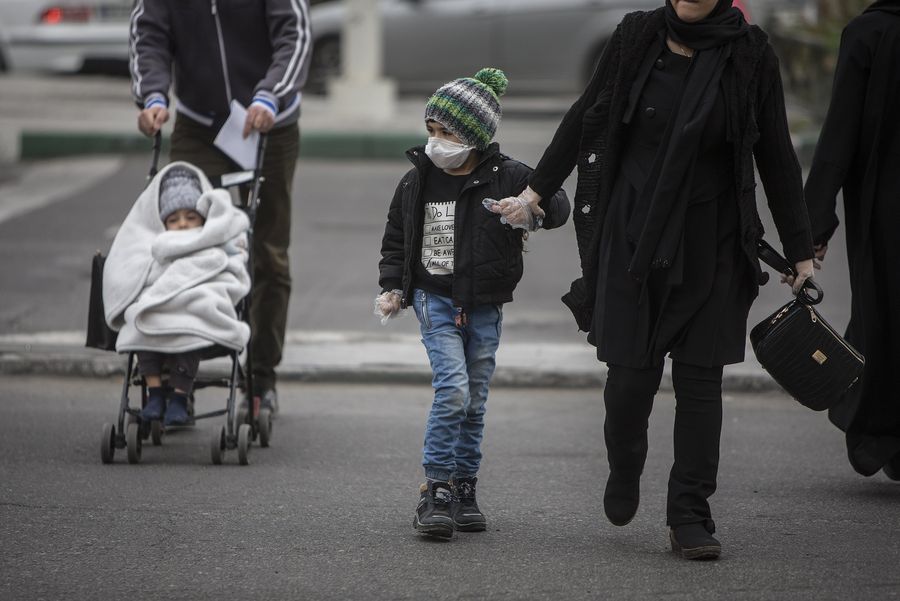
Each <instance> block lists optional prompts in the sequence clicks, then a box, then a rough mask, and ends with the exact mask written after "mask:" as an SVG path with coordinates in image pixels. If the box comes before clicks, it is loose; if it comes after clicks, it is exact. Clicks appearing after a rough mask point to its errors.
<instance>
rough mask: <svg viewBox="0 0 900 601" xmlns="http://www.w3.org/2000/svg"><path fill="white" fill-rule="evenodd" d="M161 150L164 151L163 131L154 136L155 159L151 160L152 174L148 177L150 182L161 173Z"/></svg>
mask: <svg viewBox="0 0 900 601" xmlns="http://www.w3.org/2000/svg"><path fill="white" fill-rule="evenodd" d="M160 150H162V130H159V131H157V132H156V133H155V134H153V158H152V159H151V160H150V172H149V173H148V175H147V179H148V180H149V179H153V177H154V176H155V175H156V174H157V173H159V152H160Z"/></svg>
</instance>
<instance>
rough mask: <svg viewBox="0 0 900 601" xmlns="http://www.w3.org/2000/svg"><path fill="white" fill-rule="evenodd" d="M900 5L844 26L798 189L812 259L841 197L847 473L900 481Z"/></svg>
mask: <svg viewBox="0 0 900 601" xmlns="http://www.w3.org/2000/svg"><path fill="white" fill-rule="evenodd" d="M898 111H900V0H880V1H879V2H875V3H874V4H873V5H872V6H870V7H869V8H867V9H866V10H865V11H864V12H863V14H862V15H860V16H859V17H857V18H855V19H854V20H853V21H851V22H850V24H849V25H847V28H846V29H845V30H844V33H843V37H842V39H841V50H840V56H839V57H838V64H837V69H836V72H835V76H834V92H833V95H832V98H831V106H830V108H829V110H828V117H827V118H826V120H825V125H824V127H823V129H822V135H821V137H820V138H819V144H818V146H817V147H816V154H815V158H814V159H813V165H812V168H811V169H810V173H809V178H808V179H807V182H806V202H807V205H808V206H809V216H810V221H811V223H812V231H813V241H814V242H815V243H816V254H817V255H818V257H819V258H824V257H825V252H826V250H827V248H828V240H829V239H830V238H831V236H832V234H833V233H834V231H835V229H836V228H837V226H838V218H837V215H836V214H835V198H836V196H837V192H838V190H840V189H843V192H844V215H845V220H846V226H847V257H848V259H849V267H850V289H851V291H852V295H853V296H852V303H851V316H850V324H849V325H848V327H847V340H848V341H849V342H850V343H851V344H853V345H854V346H855V347H856V348H858V349H859V350H860V352H862V353H863V355H865V357H866V368H865V371H864V372H863V376H862V380H861V381H860V383H859V384H857V385H856V386H855V387H854V388H853V389H852V390H851V392H850V393H849V394H848V395H847V397H846V398H845V400H844V401H843V402H842V403H841V404H839V405H837V406H836V407H835V408H833V409H832V410H831V412H830V417H831V421H832V422H834V423H835V425H837V426H838V427H840V428H841V429H842V430H844V431H845V432H846V433H847V452H848V455H849V458H850V464H851V465H852V466H853V468H854V469H855V470H856V471H857V472H859V473H860V474H862V475H864V476H871V475H872V474H874V473H875V472H877V471H878V470H879V469H882V468H884V471H885V473H886V474H887V475H888V476H889V477H890V478H892V479H894V480H900V269H898V266H897V265H898V260H900V237H898V235H897V232H898V230H900V172H898V165H900V112H898Z"/></svg>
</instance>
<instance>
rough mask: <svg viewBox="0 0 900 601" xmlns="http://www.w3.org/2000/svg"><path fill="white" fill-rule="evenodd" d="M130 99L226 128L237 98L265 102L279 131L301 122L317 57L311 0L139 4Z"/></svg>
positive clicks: (144, 0) (143, 0) (151, 0)
mask: <svg viewBox="0 0 900 601" xmlns="http://www.w3.org/2000/svg"><path fill="white" fill-rule="evenodd" d="M129 35H130V44H129V54H130V61H129V63H130V69H131V79H132V93H133V95H134V99H135V102H136V103H137V104H138V106H139V107H141V108H145V107H148V106H150V105H151V104H154V103H158V104H165V105H166V106H168V105H169V88H170V85H171V83H172V76H173V74H174V78H175V90H174V91H175V95H176V96H177V97H178V107H177V110H178V112H180V113H182V114H184V115H186V116H188V117H190V118H191V119H193V120H195V121H197V122H199V123H201V124H203V125H206V126H208V127H216V128H218V127H221V125H222V124H223V123H224V122H225V119H227V118H228V114H229V111H230V109H229V104H230V103H231V100H232V99H234V100H237V101H238V102H240V103H241V104H242V105H243V106H245V107H247V106H249V105H250V103H251V102H254V101H256V102H262V103H264V104H265V105H266V106H269V107H270V108H272V109H273V110H274V112H275V113H276V127H278V126H281V125H286V124H288V123H291V122H294V121H296V120H297V117H298V115H299V109H300V90H301V88H302V87H303V84H304V83H305V81H306V76H307V72H308V70H309V60H310V56H311V55H312V35H311V32H310V24H309V4H308V2H307V0H135V3H134V9H133V10H132V14H131V26H130V34H129Z"/></svg>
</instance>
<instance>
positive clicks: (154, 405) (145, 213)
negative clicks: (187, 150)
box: [103, 162, 250, 426]
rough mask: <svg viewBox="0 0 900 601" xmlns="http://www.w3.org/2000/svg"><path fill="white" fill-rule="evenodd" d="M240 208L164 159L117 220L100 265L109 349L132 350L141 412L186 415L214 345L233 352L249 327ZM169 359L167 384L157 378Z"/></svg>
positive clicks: (151, 416) (244, 222)
mask: <svg viewBox="0 0 900 601" xmlns="http://www.w3.org/2000/svg"><path fill="white" fill-rule="evenodd" d="M249 227H250V222H249V219H248V218H247V216H246V215H245V214H244V212H243V211H241V210H240V209H239V208H237V207H235V206H234V205H233V204H232V201H231V195H230V194H229V193H228V192H227V191H225V190H222V189H214V188H213V187H212V185H211V184H210V182H209V180H208V179H207V178H206V176H205V175H204V174H203V172H202V171H201V170H200V169H198V168H197V167H195V166H193V165H191V164H190V163H185V162H175V163H172V164H170V165H168V166H166V167H164V168H163V169H162V170H161V171H160V172H159V173H158V174H157V175H156V176H155V177H154V178H153V180H152V181H151V182H150V184H149V185H148V186H147V188H146V189H145V190H144V192H143V193H142V194H141V195H140V197H139V198H138V199H137V201H136V202H135V204H134V206H133V207H132V209H131V211H130V212H129V213H128V216H127V217H126V218H125V221H124V222H123V223H122V226H121V227H120V228H119V231H118V233H117V234H116V237H115V239H114V240H113V243H112V247H111V248H110V251H109V256H108V257H107V259H106V264H105V266H104V270H103V304H104V307H105V318H106V322H107V324H109V327H110V328H112V329H113V330H117V331H118V332H119V336H118V340H117V342H116V350H117V351H118V352H120V353H122V352H135V353H136V355H137V357H138V366H139V370H140V373H141V375H142V376H143V377H144V380H145V382H146V384H147V402H146V404H145V406H144V408H143V410H142V411H141V420H142V421H146V422H148V423H149V422H152V421H155V420H161V419H163V417H165V421H164V424H165V425H167V426H172V425H184V424H188V423H190V422H191V417H190V415H189V414H188V397H189V396H190V395H191V393H192V391H193V386H194V379H195V377H196V375H197V369H198V366H199V363H200V359H201V357H202V352H201V351H202V349H204V348H208V347H210V346H213V345H219V346H221V347H224V348H227V349H230V350H236V351H240V350H241V349H243V348H244V346H245V345H246V344H247V341H248V340H249V338H250V327H249V326H248V325H247V324H246V323H245V322H244V321H242V320H241V319H240V318H239V316H238V315H237V312H236V310H235V305H236V304H237V303H238V301H240V300H241V299H242V298H243V297H244V296H245V295H246V294H247V293H248V292H249V291H250V276H249V274H248V272H247V267H246V263H247V256H248V250H247V249H248V243H247V231H248V230H249ZM166 367H167V368H168V386H164V384H163V378H162V376H163V373H164V368H166Z"/></svg>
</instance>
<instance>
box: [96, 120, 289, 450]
mask: <svg viewBox="0 0 900 601" xmlns="http://www.w3.org/2000/svg"><path fill="white" fill-rule="evenodd" d="M160 146H161V135H160V134H159V133H157V134H156V137H155V138H154V141H153V159H152V161H151V166H150V171H149V175H148V178H147V179H148V181H149V180H151V179H152V178H153V177H154V176H155V175H156V173H157V171H158V163H159V154H160ZM265 147H266V136H265V135H260V137H259V147H258V151H257V159H256V165H255V167H254V169H253V170H252V171H250V170H248V171H240V172H236V173H229V174H225V175H223V176H221V177H220V178H218V180H217V181H214V185H216V184H218V187H221V188H226V189H231V188H239V189H241V190H242V191H246V194H245V195H244V194H241V195H239V196H242V199H241V201H240V203H239V207H240V208H241V209H242V210H243V211H244V212H245V213H246V214H247V217H248V218H249V222H250V229H249V231H248V242H249V245H248V246H249V249H248V250H249V253H250V256H249V258H248V265H249V266H250V269H249V271H250V276H251V290H252V271H253V270H252V265H253V256H252V253H253V244H252V241H253V224H254V221H255V217H256V210H257V207H258V205H259V190H260V184H261V183H262V161H263V155H264V154H265ZM104 261H105V257H104V256H103V255H102V254H101V253H100V252H98V253H97V254H96V255H95V256H94V260H93V265H92V273H91V298H90V308H89V314H88V332H87V340H86V346H88V347H92V348H97V349H100V350H106V351H113V352H115V350H116V337H117V333H116V332H114V331H113V330H111V329H110V328H109V326H108V325H107V324H106V321H105V317H104V307H103V293H102V286H103V284H102V277H103V264H104ZM250 298H251V294H249V293H248V294H247V295H246V296H244V298H243V299H242V300H241V301H240V302H239V303H238V305H237V306H236V312H237V316H238V318H239V319H241V320H243V321H249V315H250ZM251 335H252V334H251ZM245 352H246V364H247V365H248V366H251V365H253V356H252V352H251V346H250V344H249V343H248V344H247V346H246V349H245ZM239 355H240V353H239V351H235V350H232V349H227V348H225V347H220V346H212V347H209V348H207V349H204V351H203V354H202V359H203V360H208V359H213V358H217V357H228V358H229V359H230V360H231V361H230V362H231V366H230V374H229V377H227V378H222V377H218V378H216V377H204V376H203V375H202V374H198V376H197V378H196V380H195V382H194V390H195V391H196V390H199V389H203V388H209V387H222V388H227V389H228V398H227V402H226V405H225V408H223V409H217V410H214V411H209V412H207V413H202V414H196V413H195V412H194V402H193V401H194V396H193V394H191V396H190V398H189V402H188V414H189V415H190V416H191V418H192V423H191V424H189V425H188V426H187V427H191V426H192V425H193V423H194V422H196V421H197V420H200V419H208V418H215V417H219V416H223V415H224V416H225V424H224V425H222V426H217V427H216V428H215V429H214V430H213V433H212V437H211V440H210V446H209V450H210V458H211V459H212V462H213V464H214V465H221V463H222V460H223V457H224V455H225V451H227V450H233V449H237V451H238V461H239V463H240V464H241V465H247V464H249V453H250V446H251V443H252V442H254V441H257V440H258V442H259V444H260V446H262V447H268V446H269V442H270V440H271V437H272V414H271V411H270V410H269V409H268V408H260V406H259V403H258V402H256V401H255V400H254V399H257V398H258V397H256V395H254V393H253V392H254V390H253V370H252V369H244V368H243V367H242V365H241V361H240V356H239ZM132 386H136V387H140V395H141V403H140V405H138V406H132V405H131V404H130V402H129V391H130V390H131V387H132ZM238 389H240V390H242V391H243V392H244V395H245V397H246V398H247V399H249V401H248V403H247V406H246V407H243V406H242V407H240V408H239V407H238V405H237V403H236V392H237V390H238ZM147 393H148V390H147V384H146V382H145V381H144V378H143V377H142V376H141V375H140V374H139V373H138V371H137V364H136V353H134V352H129V353H128V359H127V362H126V368H125V380H124V382H123V384H122V395H121V399H120V402H119V412H118V416H117V419H116V421H115V423H109V422H107V423H104V424H103V431H102V434H101V441H100V459H101V461H102V462H103V463H112V462H113V459H114V455H115V452H116V449H126V450H127V456H128V463H139V462H140V460H141V452H142V446H143V442H144V441H145V440H147V439H148V438H149V439H150V440H151V441H152V443H153V445H154V446H158V445H161V444H162V440H163V435H164V434H165V428H164V426H163V424H162V422H161V421H160V420H153V421H151V422H149V423H148V422H147V421H146V420H142V419H141V417H140V416H141V410H142V409H143V407H144V406H145V405H146V404H147ZM180 427H182V426H179V428H180Z"/></svg>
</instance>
